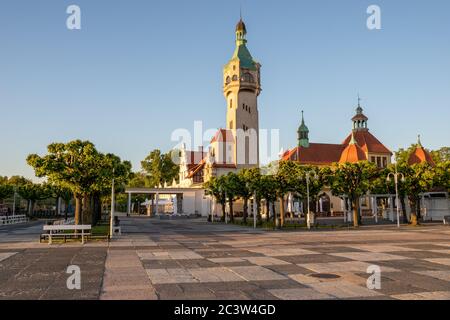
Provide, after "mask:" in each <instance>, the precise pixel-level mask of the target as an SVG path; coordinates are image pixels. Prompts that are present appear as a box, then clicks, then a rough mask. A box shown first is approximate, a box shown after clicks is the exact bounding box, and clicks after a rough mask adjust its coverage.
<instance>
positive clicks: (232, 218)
mask: <svg viewBox="0 0 450 320" xmlns="http://www.w3.org/2000/svg"><path fill="white" fill-rule="evenodd" d="M228 204H229V206H230V222H234V212H233V198H230V199H229V200H228Z"/></svg>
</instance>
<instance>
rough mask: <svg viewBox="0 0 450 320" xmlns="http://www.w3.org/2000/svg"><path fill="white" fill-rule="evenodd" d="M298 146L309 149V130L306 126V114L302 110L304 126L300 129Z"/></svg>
mask: <svg viewBox="0 0 450 320" xmlns="http://www.w3.org/2000/svg"><path fill="white" fill-rule="evenodd" d="M297 133H298V146H299V147H304V148H308V147H309V129H308V127H307V126H306V124H305V118H304V113H303V110H302V124H301V125H300V127H299V128H298V131H297Z"/></svg>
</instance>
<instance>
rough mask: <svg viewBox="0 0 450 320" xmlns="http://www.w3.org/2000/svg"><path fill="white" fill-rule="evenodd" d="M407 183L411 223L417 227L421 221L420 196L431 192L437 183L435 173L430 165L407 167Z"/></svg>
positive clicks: (405, 184)
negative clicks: (434, 183)
mask: <svg viewBox="0 0 450 320" xmlns="http://www.w3.org/2000/svg"><path fill="white" fill-rule="evenodd" d="M405 171H406V172H405V173H406V174H405V179H406V180H405V182H404V183H403V185H404V187H405V189H406V194H407V195H408V199H409V204H410V207H411V223H412V224H413V225H416V224H418V223H419V219H420V216H421V214H420V212H421V206H420V195H421V194H422V193H424V192H429V191H430V190H431V188H432V187H433V182H435V181H436V177H435V171H434V169H433V167H432V166H430V165H429V164H428V163H421V164H414V165H412V166H406V167H405Z"/></svg>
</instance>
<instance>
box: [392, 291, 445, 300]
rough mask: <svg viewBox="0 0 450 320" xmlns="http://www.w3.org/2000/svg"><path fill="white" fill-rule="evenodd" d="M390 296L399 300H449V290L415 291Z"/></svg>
mask: <svg viewBox="0 0 450 320" xmlns="http://www.w3.org/2000/svg"><path fill="white" fill-rule="evenodd" d="M392 297H393V298H395V299H399V300H450V291H441V292H416V293H408V294H398V295H393V296H392Z"/></svg>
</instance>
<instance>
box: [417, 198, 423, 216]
mask: <svg viewBox="0 0 450 320" xmlns="http://www.w3.org/2000/svg"><path fill="white" fill-rule="evenodd" d="M421 202H422V201H421V198H420V197H417V198H416V203H417V205H416V213H417V221H420V218H422V215H421V211H420V209H421Z"/></svg>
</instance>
